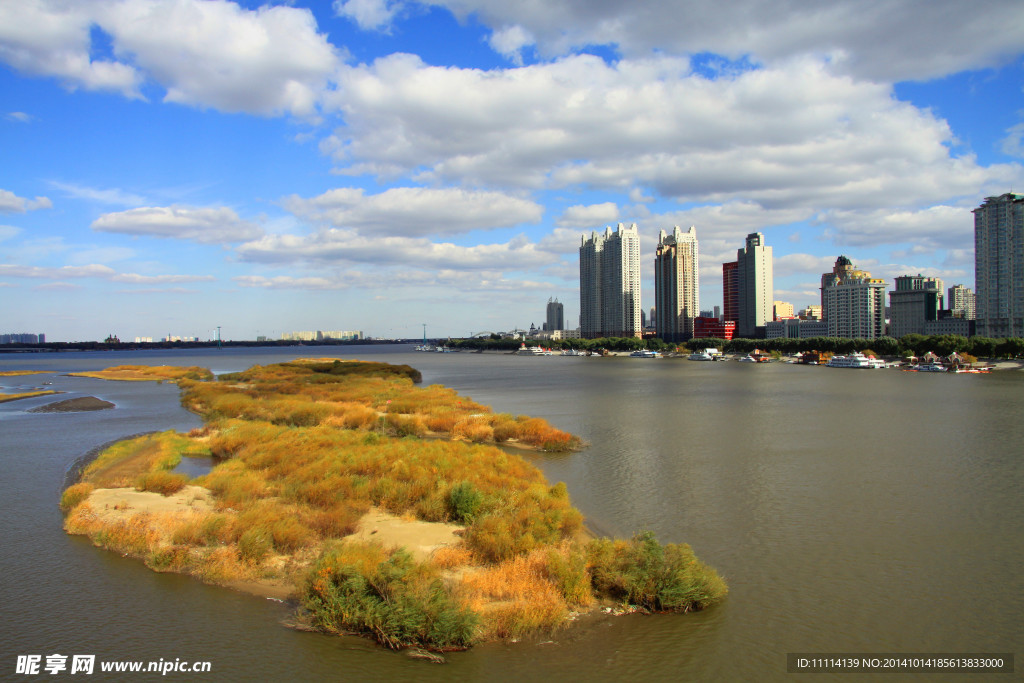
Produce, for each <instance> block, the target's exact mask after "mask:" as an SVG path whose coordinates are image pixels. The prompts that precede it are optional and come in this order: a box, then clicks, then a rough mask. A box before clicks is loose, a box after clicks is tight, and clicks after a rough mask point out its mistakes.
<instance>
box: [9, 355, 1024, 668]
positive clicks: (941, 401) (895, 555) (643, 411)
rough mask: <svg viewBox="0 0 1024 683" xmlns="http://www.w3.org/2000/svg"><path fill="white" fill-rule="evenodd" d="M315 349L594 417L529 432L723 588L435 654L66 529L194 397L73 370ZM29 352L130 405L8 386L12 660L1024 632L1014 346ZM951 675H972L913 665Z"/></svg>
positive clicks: (647, 646)
mask: <svg viewBox="0 0 1024 683" xmlns="http://www.w3.org/2000/svg"><path fill="white" fill-rule="evenodd" d="M297 356H314V357H321V356H337V357H344V358H365V359H376V360H385V361H387V362H398V363H408V364H410V365H413V366H414V367H416V368H418V369H419V370H421V371H422V373H423V377H424V383H425V384H430V383H439V384H444V385H447V386H450V387H452V388H454V389H456V390H458V391H459V392H460V393H462V394H464V395H468V396H470V397H472V398H473V399H475V400H476V401H478V402H480V403H484V404H488V405H490V406H492V407H493V408H494V409H495V410H496V411H499V412H511V413H521V414H529V415H534V416H538V417H544V418H546V419H548V420H549V421H550V422H552V423H553V424H554V425H556V426H557V427H560V428H562V429H565V430H568V431H570V432H573V433H575V434H578V435H579V436H581V437H582V438H583V439H585V440H586V442H587V443H588V447H587V448H586V449H584V450H582V451H580V452H577V453H572V454H530V455H529V456H528V457H529V458H530V459H531V460H532V461H533V462H534V463H535V464H536V465H537V466H539V467H540V468H541V469H542V470H543V471H544V472H545V474H546V475H547V477H548V479H549V480H550V481H552V482H556V481H564V482H566V484H567V485H568V488H569V492H570V495H571V497H572V500H573V502H574V504H575V505H576V506H577V507H578V508H579V509H580V510H581V511H582V512H583V514H584V515H585V516H586V518H587V520H588V524H589V525H590V526H591V527H592V528H594V529H595V530H597V531H598V532H600V533H605V534H611V535H616V536H623V537H625V536H630V535H632V534H633V533H635V532H638V531H641V530H648V529H649V530H652V531H654V532H655V533H656V535H657V536H658V538H659V539H660V540H661V541H663V542H674V543H682V542H685V543H689V544H690V545H691V546H693V548H694V550H695V551H696V553H697V555H698V556H699V557H700V558H701V559H702V560H704V561H705V562H707V563H708V564H710V565H712V566H714V567H715V568H716V569H717V570H718V571H719V572H720V573H721V574H722V575H723V576H724V577H725V578H726V580H727V581H728V583H729V587H730V593H729V596H728V597H727V599H726V600H725V602H724V603H723V604H722V605H720V606H717V607H714V608H712V609H710V610H707V611H705V612H701V613H697V614H688V615H658V616H642V615H629V616H621V617H610V616H603V615H602V616H596V617H591V618H587V619H586V620H585V621H584V623H582V624H580V625H578V626H574V627H570V628H568V629H565V630H563V631H560V632H558V633H556V634H554V635H553V636H552V637H551V638H548V639H544V640H543V641H539V642H523V643H507V644H504V643H503V644H487V645H484V646H480V647H477V648H474V649H473V650H470V651H468V652H462V653H452V654H449V655H447V660H448V663H447V664H444V665H436V664H430V663H426V662H423V661H419V660H414V659H411V658H409V657H407V656H406V655H405V654H402V653H394V652H390V651H387V650H384V649H382V648H380V647H378V646H376V645H375V644H373V643H371V642H369V641H367V640H363V639H359V638H337V637H329V636H325V635H320V634H311V633H303V632H298V631H294V630H291V629H288V628H286V627H284V626H283V625H282V623H281V622H282V621H283V620H285V619H286V618H287V617H288V614H289V608H288V607H287V606H286V605H283V604H281V603H277V602H274V601H269V600H265V599H260V598H255V597H252V596H249V595H245V594H241V593H237V592H233V591H231V590H227V589H222V588H217V587H213V586H207V585H204V584H202V583H200V582H198V581H196V580H193V579H190V578H188V577H183V576H177V575H173V574H158V573H156V572H153V571H150V570H149V569H146V568H145V567H144V566H143V564H142V563H141V562H139V561H136V560H132V559H129V558H122V557H120V556H119V555H117V554H114V553H109V552H106V551H101V550H99V549H96V548H94V547H93V546H92V545H91V544H90V543H89V542H88V541H87V540H84V539H82V538H80V537H70V536H67V535H66V534H64V532H63V531H62V529H61V516H60V512H59V510H58V508H57V501H58V498H59V495H60V491H61V488H62V485H63V483H64V478H65V475H66V473H67V471H68V470H69V468H70V467H71V466H72V464H73V463H74V462H75V461H76V460H77V459H79V458H81V457H82V456H83V455H84V454H85V453H87V452H88V451H90V450H91V449H93V448H95V447H98V446H100V445H102V444H104V443H106V442H109V441H111V440H114V439H117V438H120V437H123V436H126V435H129V434H134V433H138V432H143V431H149V430H154V429H168V428H174V429H180V430H187V429H190V428H192V427H194V426H197V425H198V424H199V420H198V418H197V417H196V416H194V415H192V414H190V413H188V412H186V411H184V410H183V409H182V408H181V407H180V405H179V403H178V392H177V388H176V387H175V386H173V385H169V384H154V383H121V382H102V381H98V380H90V379H84V378H70V377H66V376H64V375H63V374H62V373H65V372H68V371H75V370H87V369H100V368H104V367H108V366H111V365H117V364H122V363H140V364H154V365H155V364H172V365H201V366H204V367H208V368H210V369H211V370H213V371H214V372H226V371H235V370H242V369H244V368H247V367H249V366H251V365H253V364H256V363H260V364H265V363H270V362H278V361H282V360H287V359H290V358H293V357H297ZM18 369H41V370H46V371H48V372H52V374H46V375H35V376H24V377H4V378H0V386H3V387H5V388H6V390H7V391H16V390H18V388H28V387H35V386H40V385H41V384H42V383H43V382H52V385H50V386H48V387H47V388H54V389H61V390H64V391H67V392H68V393H67V394H65V395H62V396H60V397H59V398H60V399H63V398H73V397H75V396H90V395H91V396H97V397H99V398H102V399H105V400H109V401H111V402H113V403H115V404H116V405H117V408H116V409H114V410H107V411H99V412H93V413H69V414H33V413H28V412H26V411H27V410H28V409H29V408H32V407H35V406H38V405H42V404H45V403H48V402H52V401H53V400H55V399H54V398H53V397H42V398H35V399H26V400H22V401H15V402H10V403H3V404H0V520H2V529H3V539H4V542H3V544H2V546H0V576H2V577H3V580H2V587H0V636H2V640H0V651H2V656H0V678H7V677H9V676H13V674H14V671H15V665H16V660H17V657H18V656H19V655H41V656H43V658H44V661H45V656H46V655H50V654H55V653H56V654H63V655H75V654H93V655H96V660H97V661H114V660H139V661H146V662H148V661H157V660H164V661H166V662H170V661H175V660H176V659H180V660H182V661H192V662H195V661H209V662H210V663H211V669H212V670H211V673H209V674H205V675H203V676H202V677H201V679H202V680H218V681H219V680H239V681H241V680H253V679H264V680H270V679H279V678H280V679H284V678H291V679H295V680H336V679H341V680H357V681H362V680H366V681H378V680H379V681H393V680H423V681H432V680H437V681H449V680H523V679H535V678H544V679H548V678H556V679H557V678H560V679H562V680H567V681H574V680H588V681H617V680H782V679H785V678H789V677H790V676H791V675H792V674H787V671H786V666H787V661H786V655H787V653H793V652H800V653H969V652H978V653H1014V652H1022V651H1024V648H1022V645H1024V572H1022V571H1021V568H1022V567H1024V496H1022V495H1021V492H1022V490H1024V460H1022V449H1021V444H1022V442H1024V419H1022V418H1024V373H1021V372H1018V371H1001V372H994V373H992V374H989V375H955V376H952V375H950V376H947V375H944V374H938V373H935V374H932V373H903V372H898V371H894V370H885V371H875V372H858V371H853V370H844V369H831V368H824V367H804V366H794V365H787V364H783V363H773V364H768V365H753V364H744V363H735V362H727V363H696V362H689V361H686V360H674V359H634V358H611V359H600V358H573V357H558V356H555V357H520V356H514V355H505V354H500V355H499V354H473V353H458V354H425V353H414V352H412V351H411V347H401V346H391V347H388V346H359V347H319V348H286V349H224V350H217V349H195V350H188V351H147V352H110V353H102V352H96V353H61V354H24V355H13V354H4V355H0V370H18ZM1017 670H1018V671H1019V670H1020V669H1019V668H1018V669H1017ZM99 676H100V674H98V673H97V675H96V677H99ZM151 676H153V675H151ZM176 676H177V677H180V678H181V679H182V680H185V679H189V676H188V675H187V674H174V673H172V674H169V677H170V678H174V677H176ZM812 678H817V677H816V676H813V675H812ZM886 678H888V677H887V676H885V675H884V674H882V675H881V677H879V676H874V677H872V678H871V679H870V680H884V679H886ZM947 678H948V679H950V680H964V679H963V678H962V677H961V678H957V677H956V675H946V676H942V675H931V674H926V675H924V677H923V678H922V677H921V676H918V677H917V679H918V680H924V679H927V680H933V679H947ZM975 678H976V677H972V680H973V679H975ZM1001 678H1003V679H1005V678H1006V677H1005V675H1003V676H1001ZM196 679H199V676H196Z"/></svg>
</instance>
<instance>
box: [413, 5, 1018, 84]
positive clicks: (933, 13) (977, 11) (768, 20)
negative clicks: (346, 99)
mask: <svg viewBox="0 0 1024 683" xmlns="http://www.w3.org/2000/svg"><path fill="white" fill-rule="evenodd" d="M424 2H425V4H431V5H440V6H443V7H447V8H449V9H450V10H452V11H453V12H454V13H455V14H456V15H458V16H460V17H466V16H468V15H471V14H472V15H473V16H474V18H475V19H477V20H478V21H480V22H481V23H483V24H485V25H487V26H490V27H491V28H492V29H494V30H495V31H498V32H500V31H502V30H503V29H504V27H507V26H520V27H522V30H524V31H526V32H528V33H529V34H530V35H531V36H532V37H534V39H535V40H536V43H537V45H538V49H539V50H540V52H541V53H542V54H546V55H548V56H556V55H564V54H568V53H569V52H571V51H572V50H574V49H578V48H582V47H585V46H588V45H609V46H615V47H617V48H618V49H619V50H620V51H621V52H622V53H623V54H625V55H626V56H636V55H646V54H650V53H651V52H653V51H661V52H666V53H676V54H679V53H682V54H698V53H703V52H711V53H715V54H720V55H725V56H727V57H730V58H733V59H739V58H743V57H746V56H748V55H751V56H753V58H754V59H756V60H761V61H764V62H768V63H776V62H778V61H781V60H786V59H789V58H791V57H794V56H802V55H808V54H810V55H816V56H819V57H825V58H828V59H830V60H831V61H832V62H833V63H834V64H836V66H837V67H838V68H840V69H842V70H844V71H845V72H847V73H851V74H855V75H857V76H858V77H861V78H864V79H868V80H884V81H889V82H895V81H900V80H906V79H929V78H935V77H939V76H943V75H946V74H949V73H955V72H959V71H964V70H967V69H977V68H982V67H987V66H993V65H999V64H1002V63H1005V62H1006V61H1008V60H1009V59H1010V58H1012V57H1013V56H1014V55H1016V54H1018V53H1019V51H1020V46H1021V41H1020V36H1021V35H1024V9H1022V8H1021V7H1020V6H1019V5H1018V4H1015V3H1007V2H1005V1H1003V0H978V1H976V2H970V3H965V2H962V1H961V0H909V1H907V2H898V3H892V2H862V1H861V0H832V1H831V2H827V3H814V4H812V5H808V4H807V3H806V2H798V1H797V0H736V1H735V2H731V3H729V6H728V11H723V9H722V5H721V3H720V2H716V1H715V0H687V2H612V1H610V0H596V1H595V0H549V1H547V2H508V0H424ZM936 46H941V48H942V49H936Z"/></svg>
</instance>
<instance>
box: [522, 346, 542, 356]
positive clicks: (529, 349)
mask: <svg viewBox="0 0 1024 683" xmlns="http://www.w3.org/2000/svg"><path fill="white" fill-rule="evenodd" d="M516 355H519V356H543V355H544V349H542V348H541V347H539V346H527V345H526V344H522V345H521V346H520V347H519V350H518V351H516Z"/></svg>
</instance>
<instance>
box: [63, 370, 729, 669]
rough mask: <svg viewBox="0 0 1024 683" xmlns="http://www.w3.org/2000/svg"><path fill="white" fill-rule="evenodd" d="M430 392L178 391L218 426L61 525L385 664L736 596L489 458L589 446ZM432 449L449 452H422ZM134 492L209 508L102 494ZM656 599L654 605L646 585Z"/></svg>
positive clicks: (682, 553) (85, 490)
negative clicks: (388, 652) (608, 613)
mask: <svg viewBox="0 0 1024 683" xmlns="http://www.w3.org/2000/svg"><path fill="white" fill-rule="evenodd" d="M417 375H418V373H415V372H414V371H412V369H411V368H406V366H385V365H384V364H373V363H370V364H366V363H342V362H338V361H333V362H329V363H328V362H319V361H313V362H303V363H282V364H278V365H273V366H266V367H256V368H252V369H250V370H248V371H246V372H244V373H234V374H232V375H227V376H223V377H222V378H221V379H222V380H223V381H219V382H210V381H195V380H188V379H183V380H180V382H179V383H180V385H181V386H182V389H183V397H182V402H183V404H184V405H185V406H187V407H189V408H191V409H192V410H194V411H195V412H198V413H199V414H200V415H202V416H203V417H204V421H205V422H206V426H205V427H204V428H203V429H201V430H194V432H193V433H191V434H189V435H182V434H174V433H163V434H160V435H149V436H148V437H144V438H143V439H139V440H135V441H132V442H128V443H125V444H119V445H117V446H115V447H114V448H113V449H108V451H105V452H104V453H103V454H101V456H100V457H99V458H98V459H97V461H96V462H95V463H93V464H92V465H90V466H89V467H87V468H86V469H85V472H84V473H83V476H82V481H81V482H80V483H79V484H76V485H75V486H72V487H70V488H69V489H68V490H67V491H66V492H65V496H64V499H63V500H62V508H64V509H65V511H66V512H67V521H66V528H67V530H68V531H69V533H81V534H85V535H88V536H89V537H90V538H91V539H92V540H93V542H94V543H97V544H98V545H102V546H103V547H106V548H109V549H112V550H116V551H118V552H122V553H125V554H130V555H133V556H136V557H140V558H142V559H144V561H145V562H146V563H147V565H148V566H150V567H152V568H154V569H156V570H159V571H175V572H180V573H187V574H192V575H194V576H197V577H199V578H201V579H203V580H205V581H208V582H211V583H219V584H224V585H233V586H235V587H242V586H250V587H253V586H255V587H257V590H258V588H259V586H261V585H263V586H274V587H275V590H279V591H280V590H282V588H283V587H289V590H288V591H287V592H286V593H285V594H293V595H297V596H299V599H300V602H301V603H302V606H303V609H304V612H303V614H304V617H303V618H304V620H305V621H306V622H307V623H308V624H310V625H311V626H313V627H315V628H318V629H320V630H324V631H327V632H339V633H349V632H359V633H366V634H368V635H371V636H372V637H374V638H376V639H377V640H379V641H380V642H382V643H383V644H385V645H388V646H391V647H399V646H423V647H430V648H434V649H442V650H443V649H451V648H462V647H468V646H470V645H472V644H474V643H477V642H481V641H484V640H492V639H500V638H518V637H522V636H524V635H528V634H533V633H542V632H547V631H550V630H551V629H553V628H557V627H558V626H559V625H562V624H564V623H566V621H567V619H569V618H570V615H571V614H573V613H574V612H577V611H579V610H581V609H586V608H587V607H589V606H591V605H594V604H596V603H597V602H598V601H602V600H610V601H613V602H616V603H623V604H626V603H629V604H635V605H639V606H641V607H642V608H644V609H648V610H651V611H690V610H694V609H700V608H703V607H705V606H708V605H711V604H713V603H715V602H717V601H718V600H721V599H722V597H724V595H725V592H726V588H725V584H724V582H722V581H721V579H720V578H719V577H718V576H717V574H715V573H714V571H713V570H711V569H710V568H707V567H705V566H704V565H702V564H701V563H700V562H699V561H697V560H696V558H695V557H693V554H692V552H691V551H690V549H689V548H688V547H687V546H677V545H668V546H661V545H660V544H658V543H657V542H656V541H654V539H653V538H652V537H649V536H638V537H637V538H635V539H633V540H632V541H613V540H609V539H595V540H590V541H587V540H586V539H585V538H583V537H581V535H580V531H581V529H582V515H580V513H579V512H578V511H577V510H576V509H575V508H573V507H572V506H571V505H570V503H569V497H568V493H567V491H566V489H565V486H564V485H562V484H558V485H555V486H551V485H549V484H548V483H547V482H546V481H545V480H544V478H543V476H542V475H541V474H540V472H539V471H538V470H537V469H536V468H535V467H533V466H531V465H529V464H528V463H526V461H524V460H523V459H522V458H520V457H518V456H516V455H514V454H510V453H507V452H505V451H502V450H501V449H498V448H495V447H494V445H488V444H499V443H506V442H509V441H516V442H518V443H520V444H530V445H532V446H533V447H534V448H539V449H546V450H559V449H568V448H575V447H577V446H578V443H579V440H578V439H576V438H575V437H572V435H569V434H566V433H564V432H560V431H559V430H556V429H554V428H552V427H551V426H550V425H548V424H547V423H546V422H545V421H543V420H540V419H538V418H530V417H525V416H516V417H513V416H510V415H500V414H499V415H495V414H493V413H492V412H491V411H490V409H489V408H487V407H486V406H481V405H479V404H476V403H475V402H473V401H471V400H469V399H466V398H465V397H460V396H458V395H457V394H456V393H455V392H453V391H451V390H450V389H446V388H444V387H438V386H430V387H415V386H414V382H413V377H414V376H417ZM428 432H432V433H443V434H447V435H448V439H447V440H441V439H436V438H434V439H424V438H421V436H420V435H421V434H427V433H428ZM111 451H113V453H111ZM201 454H202V455H206V456H211V455H212V456H214V457H215V458H216V459H217V461H218V462H219V464H217V465H216V466H215V467H214V468H213V470H212V471H211V472H210V473H209V474H207V475H204V476H202V477H198V478H196V479H193V480H188V478H187V477H185V476H184V475H178V474H175V473H172V472H169V470H170V469H171V468H172V467H173V466H174V465H173V464H171V463H172V462H175V460H174V458H175V456H177V457H178V458H179V459H180V457H181V456H188V455H201ZM125 485H128V486H132V485H134V488H135V489H142V490H143V491H150V494H149V495H148V496H147V499H152V496H153V495H157V494H158V493H162V494H165V495H176V494H177V493H178V492H180V491H182V490H184V489H185V487H186V486H190V487H197V486H198V487H202V488H203V489H205V491H208V492H209V494H208V495H209V497H210V499H211V500H212V501H213V507H212V508H205V507H203V506H198V507H197V506H196V505H193V504H182V505H179V504H178V503H173V504H171V505H172V507H171V508H170V510H159V511H157V510H151V509H149V508H147V507H145V506H142V507H140V505H141V503H140V502H139V501H140V499H138V498H135V499H133V500H134V501H135V502H134V503H133V502H131V501H129V500H128V499H125V500H123V501H122V500H121V499H119V498H117V496H118V495H119V494H118V493H103V494H101V496H103V497H105V498H102V497H101V498H94V497H93V496H94V494H96V491H97V490H99V489H114V488H123V487H124V486H125ZM205 495H206V494H204V496H205ZM101 500H102V501H103V502H101ZM191 500H192V502H195V501H197V500H199V498H197V497H195V494H193V498H192V499H191ZM112 501H113V502H112ZM122 503H123V504H122ZM111 509H114V510H117V514H116V515H114V514H113V513H111V512H110V510H111ZM374 515H376V516H374ZM641 567H643V569H642V570H641V569H640V568H641ZM651 571H654V572H657V573H658V574H659V576H660V577H661V578H660V579H658V580H657V581H654V580H653V579H652V577H650V576H648V574H649V572H651ZM659 582H660V585H661V588H662V590H660V591H655V592H653V593H652V592H651V591H650V590H649V589H648V588H647V587H646V586H648V585H653V584H654V583H659ZM360 586H361V587H360ZM368 586H376V587H377V588H375V589H374V590H372V591H369V592H367V591H368V588H367V587H368ZM380 590H384V591H385V593H384V594H381V593H380V592H379V591H380ZM278 595H281V593H280V592H279V593H277V594H275V595H274V597H277V596H278ZM385 596H389V597H385ZM395 610H398V611H395ZM382 615H391V616H386V618H385V616H382ZM382 618H384V619H385V622H386V628H385V626H384V623H383V622H380V621H378V620H379V619H382Z"/></svg>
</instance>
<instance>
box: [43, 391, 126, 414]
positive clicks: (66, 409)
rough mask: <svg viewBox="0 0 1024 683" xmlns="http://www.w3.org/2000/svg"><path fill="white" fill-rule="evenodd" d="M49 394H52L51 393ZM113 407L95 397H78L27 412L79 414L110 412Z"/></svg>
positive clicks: (109, 403) (111, 404) (108, 402)
mask: <svg viewBox="0 0 1024 683" xmlns="http://www.w3.org/2000/svg"><path fill="white" fill-rule="evenodd" d="M49 393H53V392H52V391H51V392H49ZM113 407H115V406H114V404H113V403H111V402H110V401H104V400H102V399H99V398H96V397H95V396H80V397H79V398H69V399H68V400H66V401H57V402H56V403H47V404H46V405H45V406H39V407H38V408H33V409H32V410H30V411H28V412H30V413H81V412H88V411H92V410H110V409H111V408H113Z"/></svg>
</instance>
